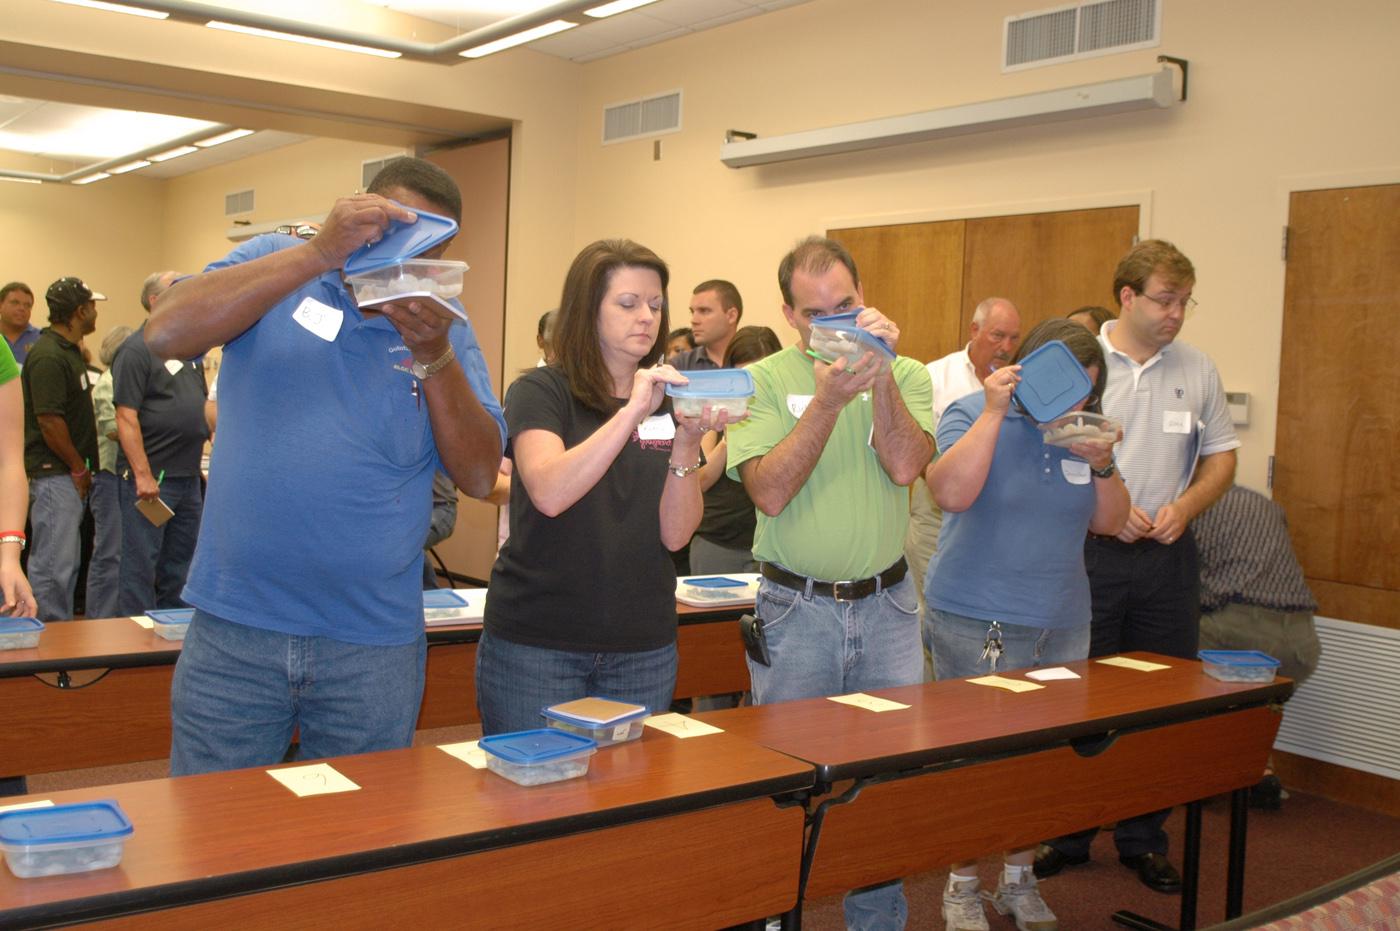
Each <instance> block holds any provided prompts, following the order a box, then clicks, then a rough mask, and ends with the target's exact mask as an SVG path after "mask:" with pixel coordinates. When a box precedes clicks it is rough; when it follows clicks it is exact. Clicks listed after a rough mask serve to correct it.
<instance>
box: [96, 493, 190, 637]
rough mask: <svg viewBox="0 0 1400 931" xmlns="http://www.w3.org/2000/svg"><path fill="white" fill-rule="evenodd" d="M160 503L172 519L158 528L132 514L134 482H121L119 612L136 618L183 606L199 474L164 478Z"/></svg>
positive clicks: (134, 506)
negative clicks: (182, 592)
mask: <svg viewBox="0 0 1400 931" xmlns="http://www.w3.org/2000/svg"><path fill="white" fill-rule="evenodd" d="M160 499H161V500H162V501H164V502H165V503H166V505H167V506H168V507H169V508H170V510H172V511H174V512H175V516H174V517H172V518H170V520H168V521H166V522H165V523H164V524H162V525H161V526H159V527H157V526H156V525H155V524H153V523H151V522H150V521H148V520H146V518H145V517H144V516H143V515H142V514H141V513H140V512H139V511H137V510H136V501H137V497H136V480H135V479H132V478H124V479H122V480H121V509H122V514H123V515H124V518H125V519H124V520H122V560H121V597H120V598H119V599H118V602H117V606H118V610H119V611H120V613H122V614H140V613H142V612H143V611H146V610H148V609H150V608H183V607H184V606H185V602H184V601H183V600H182V599H181V598H180V592H181V590H183V589H184V587H185V577H186V576H187V575H189V572H190V559H191V558H193V556H194V544H195V541H196V540H197V539H198V538H199V518H200V515H201V514H202V513H203V512H204V490H203V488H202V487H201V486H200V481H199V476H198V475H189V476H184V477H182V478H167V479H165V480H164V481H162V482H161V483H160Z"/></svg>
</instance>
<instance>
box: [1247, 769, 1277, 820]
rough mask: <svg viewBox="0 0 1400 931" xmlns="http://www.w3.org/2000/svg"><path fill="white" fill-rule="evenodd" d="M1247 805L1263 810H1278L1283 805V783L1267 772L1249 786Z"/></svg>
mask: <svg viewBox="0 0 1400 931" xmlns="http://www.w3.org/2000/svg"><path fill="white" fill-rule="evenodd" d="M1249 807H1250V808H1261V809H1263V810H1264V811H1278V810H1279V809H1280V808H1282V807H1283V783H1281V782H1279V779H1278V777H1277V776H1275V775H1274V774H1273V773H1269V774H1268V775H1267V776H1265V777H1264V778H1263V779H1260V780H1259V781H1258V782H1256V783H1255V784H1254V785H1252V786H1250V787H1249Z"/></svg>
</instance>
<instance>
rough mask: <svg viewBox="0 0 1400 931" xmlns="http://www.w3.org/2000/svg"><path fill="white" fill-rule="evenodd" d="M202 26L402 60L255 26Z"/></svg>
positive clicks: (379, 50)
mask: <svg viewBox="0 0 1400 931" xmlns="http://www.w3.org/2000/svg"><path fill="white" fill-rule="evenodd" d="M204 25H206V26H208V27H209V28H210V29H222V30H223V31H224V32H240V33H242V34H243V35H247V36H261V37H262V38H264V39H281V40H282V41H284V42H300V43H301V44H302V45H317V46H320V47H321V48H332V49H338V50H340V51H342V52H358V53H359V54H361V55H375V56H378V57H379V58H402V57H403V53H402V52H391V51H389V50H388V49H382V48H371V47H370V46H368V45H352V44H350V43H349V42H335V41H333V40H331V39H316V38H313V37H311V36H299V35H297V34H296V33H292V32H277V31H275V30H272V29H259V28H257V27H256V26H240V25H238V24H237V23H225V22H220V21H219V20H217V19H211V20H210V21H209V22H207V23H205V24H204Z"/></svg>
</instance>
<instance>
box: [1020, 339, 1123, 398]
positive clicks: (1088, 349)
mask: <svg viewBox="0 0 1400 931" xmlns="http://www.w3.org/2000/svg"><path fill="white" fill-rule="evenodd" d="M1052 340H1059V341H1060V342H1062V343H1064V344H1065V348H1066V349H1068V350H1069V351H1070V354H1071V355H1073V356H1074V358H1075V361H1076V362H1078V363H1079V364H1080V365H1082V366H1084V368H1085V369H1088V368H1089V366H1091V365H1097V366H1098V367H1099V377H1098V378H1096V379H1094V387H1093V389H1092V390H1091V392H1090V393H1091V394H1093V395H1094V396H1095V398H1096V399H1097V400H1095V401H1094V403H1093V404H1092V405H1090V406H1089V407H1088V408H1087V409H1088V410H1091V411H1094V412H1095V413H1100V410H1099V406H1100V403H1101V402H1102V400H1103V389H1104V386H1105V385H1107V384H1108V365H1107V363H1105V362H1104V358H1103V347H1102V346H1100V345H1099V338H1098V337H1097V336H1095V335H1094V334H1093V333H1090V332H1089V331H1088V330H1086V329H1084V327H1082V326H1080V325H1079V324H1077V323H1075V322H1074V321H1073V320H1065V319H1064V318H1062V317H1052V318H1050V319H1049V320H1042V321H1040V322H1039V323H1037V324H1036V325H1035V328H1034V329H1032V330H1031V331H1030V332H1029V333H1027V334H1026V338H1025V339H1023V340H1021V345H1020V347H1019V348H1017V350H1016V355H1015V356H1014V357H1013V358H1012V359H1011V364H1012V365H1019V364H1020V363H1021V360H1022V359H1024V358H1025V357H1026V356H1028V355H1030V354H1031V353H1032V352H1035V351H1036V350H1037V349H1039V348H1040V347H1041V346H1044V345H1045V344H1046V343H1048V342H1051V341H1052Z"/></svg>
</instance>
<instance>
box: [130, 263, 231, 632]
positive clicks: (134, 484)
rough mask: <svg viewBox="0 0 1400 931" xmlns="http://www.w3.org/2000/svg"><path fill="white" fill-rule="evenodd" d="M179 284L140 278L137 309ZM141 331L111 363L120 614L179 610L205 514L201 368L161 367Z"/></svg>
mask: <svg viewBox="0 0 1400 931" xmlns="http://www.w3.org/2000/svg"><path fill="white" fill-rule="evenodd" d="M180 277H181V276H180V275H179V274H177V273H176V272H173V271H167V272H156V273H154V274H152V275H150V276H148V277H147V278H146V281H145V284H143V285H142V288H141V306H143V307H145V308H146V311H147V313H149V312H150V310H151V308H152V307H154V306H155V304H156V302H157V301H159V300H160V296H161V294H163V293H164V292H165V289H166V288H168V287H170V286H171V285H172V284H174V283H175V281H176V280H177V279H178V278H180ZM145 331H146V328H145V326H144V325H142V327H141V329H139V330H137V331H136V332H135V333H133V334H131V336H130V337H128V338H127V341H126V342H125V343H124V344H122V348H121V349H119V350H117V357H116V359H115V360H114V361H113V363H112V401H113V403H114V404H115V406H116V409H117V440H118V441H119V444H120V448H119V449H118V452H117V477H118V478H119V479H120V480H121V486H120V489H119V491H118V495H119V500H120V502H121V510H122V562H121V594H120V595H119V597H118V599H117V610H118V611H119V612H120V613H122V614H141V613H142V612H144V611H146V610H148V609H150V608H178V607H183V606H184V601H183V600H181V598H180V592H181V590H182V589H183V588H184V587H185V576H186V575H188V574H189V568H190V559H191V558H192V557H193V556H194V545H195V540H196V539H197V538H198V536H199V518H200V515H201V514H202V513H203V510H204V490H203V485H202V484H201V476H200V460H201V457H202V456H203V454H204V441H205V440H207V439H208V438H209V427H208V424H207V422H206V421H205V419H204V402H205V400H206V399H207V398H208V395H209V391H208V388H207V387H206V386H205V382H204V367H203V366H202V365H201V364H200V362H199V360H193V361H190V360H178V359H171V360H169V361H167V362H161V361H160V360H159V359H157V358H156V357H155V356H153V355H152V354H151V350H150V348H149V347H147V345H146V339H145ZM140 502H149V503H150V504H155V503H156V502H163V503H164V504H165V506H166V507H167V508H169V509H170V510H171V511H173V512H174V513H173V515H172V516H170V517H169V518H168V519H167V520H166V521H165V522H164V523H161V524H156V523H154V522H153V521H152V520H151V519H150V518H149V517H147V516H146V514H145V512H144V511H140V510H138V509H137V505H138V503H140ZM145 506H149V505H145Z"/></svg>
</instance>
